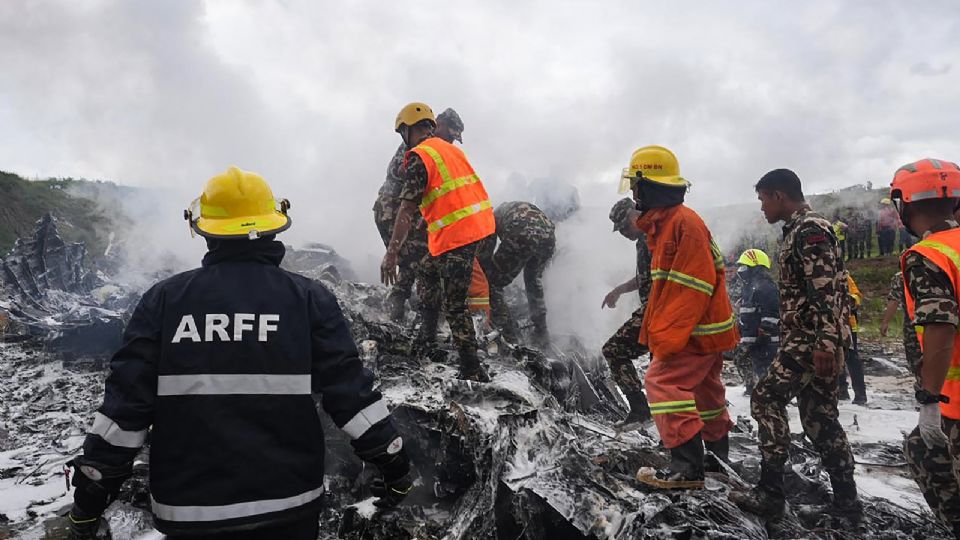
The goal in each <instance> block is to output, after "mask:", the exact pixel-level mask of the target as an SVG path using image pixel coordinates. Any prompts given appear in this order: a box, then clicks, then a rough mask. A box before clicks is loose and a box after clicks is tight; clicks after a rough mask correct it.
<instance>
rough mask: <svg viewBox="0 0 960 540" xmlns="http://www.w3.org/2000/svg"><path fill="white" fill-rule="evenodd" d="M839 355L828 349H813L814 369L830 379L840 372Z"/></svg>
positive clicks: (819, 375) (819, 374)
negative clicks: (829, 351)
mask: <svg viewBox="0 0 960 540" xmlns="http://www.w3.org/2000/svg"><path fill="white" fill-rule="evenodd" d="M839 367H840V366H839V365H838V362H837V357H836V355H834V354H833V353H828V352H826V351H813V369H814V373H816V374H817V376H818V377H823V378H824V379H830V378H832V377H836V376H837V375H839V374H840V370H839Z"/></svg>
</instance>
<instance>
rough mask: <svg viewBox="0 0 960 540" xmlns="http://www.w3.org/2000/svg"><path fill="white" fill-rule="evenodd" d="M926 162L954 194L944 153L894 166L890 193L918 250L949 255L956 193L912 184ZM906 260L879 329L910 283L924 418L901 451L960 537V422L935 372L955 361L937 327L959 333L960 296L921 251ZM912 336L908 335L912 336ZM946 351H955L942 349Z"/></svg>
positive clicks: (959, 177) (914, 360) (910, 354)
mask: <svg viewBox="0 0 960 540" xmlns="http://www.w3.org/2000/svg"><path fill="white" fill-rule="evenodd" d="M924 165H926V169H927V170H928V171H929V170H930V169H933V171H932V172H934V173H935V175H936V176H935V178H937V181H936V185H937V188H938V190H939V189H940V186H942V190H943V191H942V193H944V194H946V193H953V194H955V193H956V189H957V186H958V185H960V171H958V168H957V165H955V164H952V163H949V162H945V161H942V160H922V161H920V162H917V163H913V164H909V165H905V166H903V167H901V168H900V169H899V170H898V171H897V174H896V175H895V176H894V182H893V186H892V189H891V195H890V197H891V199H893V200H894V203H895V204H896V206H897V210H898V213H899V214H900V217H901V218H902V219H903V223H904V226H908V227H910V228H911V229H913V230H915V231H917V232H918V233H920V234H922V237H923V239H924V240H923V241H922V242H921V246H918V249H919V248H923V249H927V246H942V247H941V248H939V249H935V251H940V252H941V253H943V252H946V253H947V254H951V252H952V251H953V250H955V249H956V242H955V240H951V239H950V238H951V236H950V231H954V230H956V229H957V228H958V227H960V224H958V223H957V221H956V217H955V216H953V215H952V213H953V209H954V208H956V204H957V202H958V200H957V199H955V198H939V199H938V198H930V197H929V194H930V193H931V192H930V191H929V189H930V187H929V185H930V184H931V183H932V182H930V181H929V180H928V179H926V178H921V179H920V181H919V182H918V184H919V185H914V186H911V185H910V184H911V180H913V179H915V178H916V176H914V175H913V174H912V173H918V172H919V173H921V174H922V173H924V172H925V171H923V170H922V169H920V168H921V167H923V166H924ZM947 171H949V172H947ZM951 176H952V181H950V179H951ZM911 177H913V178H911ZM911 192H912V193H911ZM933 193H936V192H933ZM921 197H924V198H921ZM916 199H920V200H919V201H916ZM912 201H916V202H912ZM908 209H909V211H908ZM938 233H946V234H938ZM931 235H932V236H931ZM952 238H955V236H954V237H952ZM924 253H927V252H924ZM948 256H949V255H948ZM954 264H955V263H954ZM901 266H902V268H903V273H902V274H897V275H896V276H894V278H893V280H891V283H890V288H891V290H890V294H889V295H888V297H887V299H888V305H887V312H886V313H884V320H883V322H884V324H883V326H882V327H881V330H882V331H883V332H884V333H886V328H885V326H886V325H887V324H888V323H889V318H890V315H892V313H891V312H892V311H893V310H892V309H891V307H892V306H894V305H895V303H901V304H902V305H906V303H907V298H906V294H905V289H906V290H908V291H909V293H910V297H911V298H912V299H913V302H914V320H913V321H910V318H909V315H908V314H905V316H904V348H905V349H906V351H907V363H908V364H909V365H910V368H911V370H912V371H913V372H914V375H915V376H916V379H917V381H916V393H915V395H916V397H917V399H918V401H919V402H920V406H921V408H920V419H919V425H918V426H917V427H916V428H915V429H914V430H913V431H912V432H911V433H910V434H909V435H907V438H906V440H905V441H904V450H903V453H904V456H905V457H906V459H907V463H908V464H909V466H910V471H911V472H912V473H913V475H914V480H915V481H916V482H917V485H918V486H919V487H920V491H921V492H922V493H923V497H924V499H925V500H926V501H927V504H929V505H930V508H931V510H933V512H934V514H936V515H937V517H938V518H939V519H940V520H941V521H942V522H943V523H944V524H945V525H946V526H947V527H949V528H950V529H951V530H952V531H953V534H954V536H956V537H957V538H960V484H958V477H957V474H958V472H960V421H958V420H956V419H955V418H951V417H948V416H945V415H944V416H941V414H940V413H941V410H942V409H941V404H940V402H939V401H940V399H939V394H941V393H945V394H948V397H949V398H950V400H951V402H950V403H952V400H954V399H955V398H956V397H957V395H956V394H955V393H950V392H949V391H948V390H946V388H943V383H942V382H939V381H935V379H936V377H937V376H938V375H939V376H941V377H946V378H948V379H949V376H948V375H947V373H948V372H949V371H952V370H953V369H954V368H953V367H952V365H951V364H952V361H955V357H956V354H957V352H956V349H955V348H951V347H950V345H951V344H950V343H948V341H949V338H948V339H947V340H940V339H938V336H937V335H936V334H939V335H943V334H944V332H937V331H938V330H943V331H945V333H946V335H949V336H955V335H956V328H957V327H958V325H960V303H958V300H957V298H958V297H957V293H956V291H955V290H954V285H953V283H952V280H951V278H950V277H949V276H948V275H947V273H946V271H945V270H944V269H943V268H941V267H940V266H938V265H937V264H936V263H934V262H933V261H932V260H931V259H928V258H927V256H925V255H924V254H923V253H921V252H919V251H907V252H906V253H905V254H904V256H903V258H902V261H901ZM894 309H895V308H894ZM914 325H915V328H923V330H924V339H926V340H929V341H927V342H926V343H925V348H924V351H925V352H922V351H920V343H919V341H918V340H917V334H916V332H915V331H914V332H911V333H910V334H908V332H907V326H911V327H912V328H913V327H914ZM938 327H939V328H938ZM908 339H909V340H911V341H910V342H909V343H908ZM953 339H955V338H953ZM945 351H950V352H949V353H947V354H946V356H943V354H944V352H945ZM938 371H939V372H940V373H937V372H938ZM942 380H943V379H940V381H942ZM932 388H936V390H935V391H934V390H932Z"/></svg>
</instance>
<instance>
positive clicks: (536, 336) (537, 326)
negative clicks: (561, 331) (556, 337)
mask: <svg viewBox="0 0 960 540" xmlns="http://www.w3.org/2000/svg"><path fill="white" fill-rule="evenodd" d="M530 338H531V339H530V340H531V342H532V344H533V346H534V347H536V348H538V349H546V348H547V347H549V346H550V332H549V331H548V330H547V316H546V315H543V316H539V315H538V316H536V317H533V334H532V335H531V336H530Z"/></svg>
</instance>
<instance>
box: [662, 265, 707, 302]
mask: <svg viewBox="0 0 960 540" xmlns="http://www.w3.org/2000/svg"><path fill="white" fill-rule="evenodd" d="M650 279H652V280H654V281H656V280H666V281H672V282H674V283H677V284H679V285H683V286H684V287H689V288H691V289H693V290H695V291H699V292H702V293H703V294H705V295H707V296H713V285H711V284H709V283H707V282H706V281H703V280H702V279H697V278H695V277H693V276H688V275H687V274H684V273H682V272H677V271H676V270H670V271H667V270H662V269H659V268H654V269H651V270H650Z"/></svg>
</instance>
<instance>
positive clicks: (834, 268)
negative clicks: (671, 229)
mask: <svg viewBox="0 0 960 540" xmlns="http://www.w3.org/2000/svg"><path fill="white" fill-rule="evenodd" d="M755 187H756V191H757V194H758V195H759V199H760V201H761V210H762V211H763V213H764V215H765V216H766V218H767V221H768V222H770V223H776V222H777V221H784V222H785V224H784V227H783V234H784V239H783V246H782V247H781V251H780V256H779V262H780V283H779V285H780V317H781V327H780V328H781V338H780V351H779V353H778V355H777V357H776V359H775V360H774V361H773V364H772V365H771V366H770V369H769V371H768V372H767V375H766V376H765V377H764V378H762V379H761V380H760V381H759V382H758V383H757V387H756V388H755V389H754V391H753V395H752V396H751V400H750V409H751V413H752V415H753V418H754V419H755V420H756V421H757V424H758V428H759V437H760V452H761V454H762V461H761V472H760V482H759V484H758V485H757V486H756V487H754V488H753V489H751V490H750V491H734V492H732V493H731V494H730V499H731V501H733V502H734V503H736V504H737V506H739V507H740V508H742V509H744V510H746V511H749V512H752V513H755V514H757V515H761V516H771V515H779V514H780V513H782V512H783V510H784V502H785V497H784V491H783V473H784V466H785V464H786V461H787V458H788V457H789V448H790V425H789V423H788V417H787V411H786V406H787V404H788V403H789V402H790V400H792V399H793V398H794V397H796V398H797V403H798V406H799V409H800V421H801V423H802V425H803V429H804V431H805V432H806V434H807V436H808V437H810V439H811V440H812V441H813V443H814V446H815V447H816V449H817V452H818V453H819V454H820V458H821V460H822V463H823V467H824V469H826V471H827V473H828V474H829V475H830V483H831V485H832V486H833V493H834V500H833V503H834V511H835V513H836V514H837V515H838V516H839V517H843V518H846V519H848V520H849V521H851V522H853V523H855V524H858V523H859V522H860V520H861V519H862V508H861V505H860V502H859V499H858V498H857V486H856V483H855V482H854V479H853V471H854V461H853V453H852V452H851V451H850V445H849V444H848V442H847V435H846V433H845V432H844V431H843V427H842V426H841V425H840V422H839V420H838V416H839V412H838V410H837V374H838V373H839V369H840V365H841V362H842V361H843V349H844V348H845V347H847V346H849V343H850V326H849V307H848V303H847V301H846V294H847V290H846V289H847V285H846V275H845V272H844V269H843V261H842V259H841V258H840V250H839V246H838V243H837V239H836V237H835V236H834V233H833V227H832V225H831V223H830V222H829V221H828V220H827V219H825V218H824V217H822V216H820V215H819V214H816V213H814V212H813V211H812V210H811V209H810V207H809V206H808V205H807V203H806V202H805V200H804V197H803V190H802V188H801V184H800V179H799V178H798V177H797V175H796V174H795V173H793V171H790V170H787V169H777V170H774V171H771V172H769V173H767V174H766V175H764V176H763V178H761V179H760V181H759V182H758V183H757V185H756V186H755Z"/></svg>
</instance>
